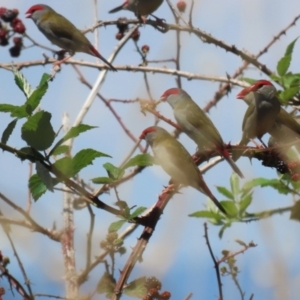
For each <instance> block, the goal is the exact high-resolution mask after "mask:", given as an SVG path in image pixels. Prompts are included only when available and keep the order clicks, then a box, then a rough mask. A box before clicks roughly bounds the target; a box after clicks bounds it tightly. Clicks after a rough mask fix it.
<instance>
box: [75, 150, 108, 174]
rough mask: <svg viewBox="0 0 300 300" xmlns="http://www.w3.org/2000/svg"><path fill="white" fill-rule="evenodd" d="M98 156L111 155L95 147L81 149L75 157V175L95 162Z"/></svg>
mask: <svg viewBox="0 0 300 300" xmlns="http://www.w3.org/2000/svg"><path fill="white" fill-rule="evenodd" d="M97 157H111V156H109V155H107V154H105V153H102V152H99V151H96V150H94V149H83V150H80V151H79V152H78V153H76V155H75V156H74V157H73V169H74V175H75V174H77V173H78V172H79V171H80V170H81V169H83V168H85V167H87V166H88V165H92V164H93V160H94V159H95V158H97Z"/></svg>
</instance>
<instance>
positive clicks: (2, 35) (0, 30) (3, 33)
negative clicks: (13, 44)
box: [0, 28, 7, 38]
mask: <svg viewBox="0 0 300 300" xmlns="http://www.w3.org/2000/svg"><path fill="white" fill-rule="evenodd" d="M6 36H7V30H6V29H4V28H0V38H6Z"/></svg>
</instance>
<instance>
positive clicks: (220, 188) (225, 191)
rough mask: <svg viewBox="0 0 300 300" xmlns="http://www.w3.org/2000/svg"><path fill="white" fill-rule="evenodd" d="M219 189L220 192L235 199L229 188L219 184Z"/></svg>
mask: <svg viewBox="0 0 300 300" xmlns="http://www.w3.org/2000/svg"><path fill="white" fill-rule="evenodd" d="M217 190H218V192H219V193H220V194H222V195H223V196H225V197H226V198H228V199H231V200H234V197H233V194H232V193H231V192H230V191H229V190H227V189H226V188H225V187H223V186H217Z"/></svg>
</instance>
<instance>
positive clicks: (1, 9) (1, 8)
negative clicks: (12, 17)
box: [0, 7, 7, 17]
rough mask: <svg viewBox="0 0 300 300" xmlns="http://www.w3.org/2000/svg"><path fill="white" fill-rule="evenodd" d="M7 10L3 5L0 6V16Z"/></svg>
mask: <svg viewBox="0 0 300 300" xmlns="http://www.w3.org/2000/svg"><path fill="white" fill-rule="evenodd" d="M6 11H7V8H5V7H0V17H2V16H3V14H4V13H5V12H6Z"/></svg>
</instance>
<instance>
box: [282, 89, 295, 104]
mask: <svg viewBox="0 0 300 300" xmlns="http://www.w3.org/2000/svg"><path fill="white" fill-rule="evenodd" d="M298 92H299V87H291V88H288V89H286V90H284V91H282V92H281V93H280V94H279V98H280V99H281V100H282V102H283V104H287V102H288V101H289V100H290V99H291V98H293V97H294V96H295V95H296V94H297V93H298Z"/></svg>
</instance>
